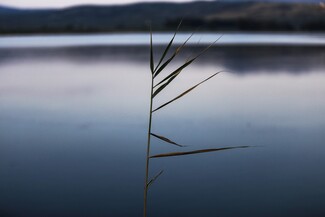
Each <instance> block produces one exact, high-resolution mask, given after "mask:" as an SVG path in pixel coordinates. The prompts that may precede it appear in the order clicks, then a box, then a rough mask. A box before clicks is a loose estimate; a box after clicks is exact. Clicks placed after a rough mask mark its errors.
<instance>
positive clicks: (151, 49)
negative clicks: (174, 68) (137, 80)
mask: <svg viewBox="0 0 325 217" xmlns="http://www.w3.org/2000/svg"><path fill="white" fill-rule="evenodd" d="M150 70H151V74H153V73H154V61H153V46H152V30H151V26H150Z"/></svg>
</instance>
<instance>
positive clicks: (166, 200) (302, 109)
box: [0, 45, 325, 217]
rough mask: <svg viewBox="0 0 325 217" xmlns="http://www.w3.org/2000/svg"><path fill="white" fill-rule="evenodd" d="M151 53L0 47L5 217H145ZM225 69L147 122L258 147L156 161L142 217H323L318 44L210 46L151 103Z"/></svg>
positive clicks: (1, 204)
mask: <svg viewBox="0 0 325 217" xmlns="http://www.w3.org/2000/svg"><path fill="white" fill-rule="evenodd" d="M201 49H202V47H200V46H195V47H193V48H188V49H187V50H185V51H184V52H183V53H182V55H181V56H180V57H179V58H178V59H177V60H176V61H175V63H174V65H172V66H171V67H170V68H168V70H169V71H171V70H172V69H174V68H176V67H177V66H178V65H179V64H181V63H182V61H184V59H186V58H187V57H188V56H191V55H193V54H194V53H197V52H199V51H200V50H201ZM156 51H157V52H159V51H161V47H158V48H157V49H156ZM148 58H149V56H148V47H146V46H87V47H76V46H72V47H61V48H55V47H53V48H44V47H38V48H32V47H29V48H17V47H16V48H9V47H7V48H5V47H2V48H1V49H0V177H1V178H0V216H1V217H7V216H17V217H21V216H28V217H29V216H48V217H52V216H53V217H57V216H64V217H74V216H75V217H80V216H95V217H97V216H98V217H99V216H114V217H130V216H141V214H142V197H143V195H142V194H143V192H142V188H143V178H144V165H145V149H146V144H145V143H146V132H147V130H146V127H147V122H148V117H147V113H148V109H149V104H148V103H149V95H148V94H149V88H150V87H149V85H150V72H149V66H148ZM221 69H224V70H226V71H227V72H225V73H222V74H220V75H218V76H217V77H216V78H214V79H212V80H210V81H209V82H208V83H206V84H205V85H203V86H201V87H200V88H199V89H197V90H196V91H194V92H192V93H191V94H190V95H188V96H186V97H184V98H182V99H180V100H179V101H177V102H175V103H174V104H171V105H170V106H168V107H165V108H164V109H162V110H160V111H158V112H157V113H155V115H154V120H153V121H154V124H153V131H154V132H156V133H159V134H162V135H165V136H167V137H169V138H171V139H173V140H175V141H177V142H179V143H181V144H185V145H188V146H189V147H187V148H185V149H184V148H183V149H181V150H192V149H200V148H212V147H223V146H234V145H252V146H258V147H255V148H250V149H241V150H231V151H224V152H217V153H208V154H201V155H192V156H183V157H174V158H169V159H157V160H154V161H153V163H152V168H151V169H152V170H151V171H152V173H153V174H152V175H154V173H156V172H158V171H159V170H160V169H164V170H165V172H164V174H163V175H162V176H161V177H160V179H159V181H157V182H156V183H155V184H154V185H153V186H152V188H151V189H150V192H149V200H150V202H149V212H150V216H155V217H166V216H175V217H197V216H225V217H246V216H250V217H259V216H264V217H268V216H270V217H282V216H283V217H284V216H297V217H299V216H300V217H310V216H313V217H321V216H325V170H324V165H325V145H324V144H325V100H324V96H325V73H324V72H325V47H323V46H294V47H293V46H288V45H286V46H279V45H278V46H262V45H259V46H253V45H250V46H248V45H240V46H219V47H214V48H212V49H211V50H209V52H208V53H206V54H205V55H204V56H202V58H201V59H200V60H198V61H197V62H195V64H194V65H192V66H191V67H189V68H188V69H187V70H184V72H183V74H182V75H181V76H180V77H179V78H178V79H177V80H176V81H175V82H174V84H173V85H171V86H170V87H169V88H168V89H166V91H164V92H162V94H161V96H160V97H159V98H158V99H157V100H156V101H155V106H158V105H160V104H161V103H164V102H165V101H167V100H169V99H170V98H172V97H173V96H175V95H176V94H178V93H181V92H182V91H184V90H186V89H187V88H189V87H190V86H191V85H193V84H195V83H197V82H199V81H201V80H202V79H204V78H205V77H207V76H209V75H211V74H213V73H215V72H216V71H218V70H221ZM153 142H154V143H153V147H152V148H153V150H152V151H153V153H162V152H170V151H180V149H179V148H177V147H173V146H170V145H168V144H165V143H162V142H160V141H158V140H155V139H153Z"/></svg>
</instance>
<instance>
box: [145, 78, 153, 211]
mask: <svg viewBox="0 0 325 217" xmlns="http://www.w3.org/2000/svg"><path fill="white" fill-rule="evenodd" d="M152 95H153V74H152V76H151V94H150V110H149V125H148V141H147V155H146V175H145V180H144V192H143V193H144V197H143V216H144V217H147V201H148V180H149V163H150V142H151V125H152V124H151V123H152V100H153V97H152Z"/></svg>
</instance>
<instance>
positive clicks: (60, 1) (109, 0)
mask: <svg viewBox="0 0 325 217" xmlns="http://www.w3.org/2000/svg"><path fill="white" fill-rule="evenodd" d="M161 1H169V2H188V1H190V0H142V1H141V2H161ZM134 2H140V1H139V0H0V5H5V6H14V7H20V8H52V7H55V8H61V7H67V6H72V5H81V4H92V5H97V4H100V5H103V4H106V5H107V4H126V3H134Z"/></svg>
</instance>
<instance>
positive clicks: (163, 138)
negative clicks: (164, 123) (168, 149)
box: [150, 133, 185, 147]
mask: <svg viewBox="0 0 325 217" xmlns="http://www.w3.org/2000/svg"><path fill="white" fill-rule="evenodd" d="M150 134H151V135H152V136H154V137H156V138H158V139H160V140H162V141H164V142H167V143H170V144H173V145H176V146H178V147H185V146H184V145H180V144H177V143H176V142H173V141H172V140H170V139H168V138H166V137H163V136H160V135H157V134H154V133H150Z"/></svg>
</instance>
